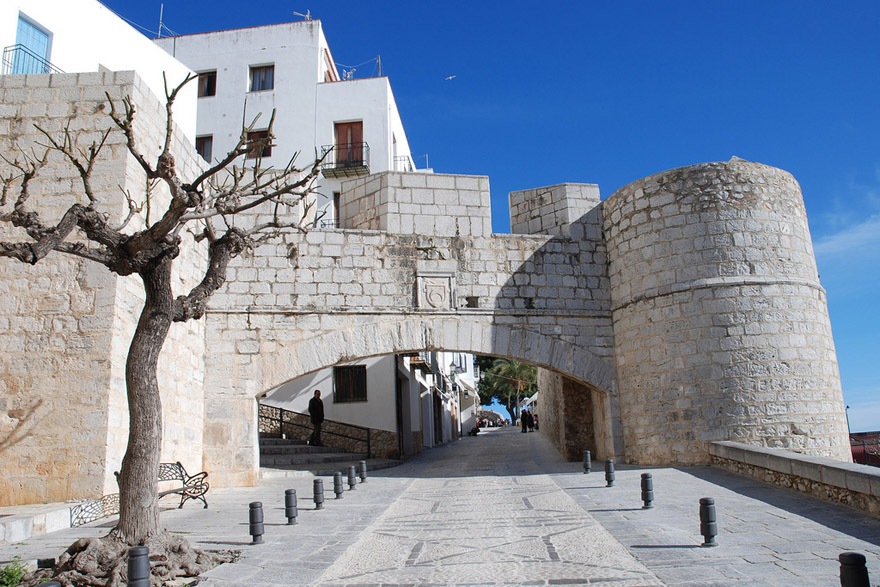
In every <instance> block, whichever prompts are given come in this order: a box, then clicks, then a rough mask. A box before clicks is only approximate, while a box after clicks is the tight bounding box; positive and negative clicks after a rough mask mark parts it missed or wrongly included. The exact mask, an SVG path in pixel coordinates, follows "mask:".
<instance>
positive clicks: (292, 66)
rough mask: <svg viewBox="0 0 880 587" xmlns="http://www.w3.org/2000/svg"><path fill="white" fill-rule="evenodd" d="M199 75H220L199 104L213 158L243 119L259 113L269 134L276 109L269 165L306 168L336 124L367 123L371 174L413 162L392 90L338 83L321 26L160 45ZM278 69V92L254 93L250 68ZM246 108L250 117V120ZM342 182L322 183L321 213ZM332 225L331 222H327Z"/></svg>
mask: <svg viewBox="0 0 880 587" xmlns="http://www.w3.org/2000/svg"><path fill="white" fill-rule="evenodd" d="M154 42H155V43H156V44H157V45H158V46H159V47H161V48H162V49H164V50H165V51H167V52H168V53H170V54H171V55H174V56H175V57H176V58H177V59H179V60H181V61H182V62H183V63H186V64H187V65H188V66H189V67H191V68H192V69H193V70H194V71H198V72H201V71H211V70H216V71H217V93H216V95H215V96H210V97H203V98H199V100H198V102H199V113H198V124H197V135H198V136H205V135H212V137H213V156H214V157H219V156H222V155H224V154H225V153H227V152H229V150H231V149H232V147H233V146H234V145H235V144H236V142H237V141H238V138H239V136H240V134H241V125H242V122H243V120H246V122H247V123H248V124H249V123H250V122H251V121H252V120H253V118H254V117H255V116H256V115H257V114H259V115H260V120H259V122H258V123H257V125H256V127H255V128H257V129H262V128H265V127H266V126H267V125H268V122H269V119H270V117H271V115H272V109H273V108H275V109H276V110H277V114H276V117H275V123H274V132H275V137H276V140H275V147H273V149H272V155H271V156H270V157H267V158H265V159H264V164H266V165H272V166H274V167H283V166H284V165H286V164H287V162H288V161H289V160H290V158H291V157H292V156H293V155H294V153H297V152H299V156H298V157H297V164H298V165H299V166H303V165H306V164H307V163H310V162H311V161H313V160H314V158H315V157H316V156H318V155H320V153H321V147H323V146H325V145H332V144H334V143H335V142H336V140H335V132H334V123H335V122H353V121H363V123H364V141H365V142H366V143H367V144H368V145H369V146H370V171H371V172H378V171H388V170H391V169H392V168H393V157H394V147H393V143H394V140H395V139H396V142H397V148H396V151H397V154H398V155H400V156H403V155H409V142H408V140H407V138H406V132H405V131H404V128H403V123H402V122H401V120H400V114H399V112H398V110H397V104H396V102H395V100H394V95H393V94H392V92H391V86H390V84H389V83H388V79H387V78H384V77H379V78H368V79H358V80H349V81H332V82H325V74H327V73H329V75H330V77H331V79H334V80H338V74H337V72H336V69H335V66H333V57H332V54H331V53H330V50H329V46H328V45H327V40H326V38H325V37H324V32H323V29H322V25H321V22H320V21H318V20H311V21H299V22H291V23H283V24H276V25H267V26H259V27H250V28H243V29H235V30H229V31H216V32H210V33H199V34H193V35H181V36H177V37H166V38H162V39H156V40H155V41H154ZM270 63H272V64H275V83H274V86H275V87H274V89H272V90H266V91H261V92H249V91H248V89H249V87H248V84H249V74H250V67H251V66H252V65H266V64H270ZM245 103H246V115H245V116H243V114H244V113H245ZM340 184H341V182H340V180H339V179H335V178H324V177H322V178H321V179H320V181H319V182H318V194H319V196H318V198H317V207H318V208H319V209H320V208H322V207H324V206H326V205H327V204H328V203H329V202H331V201H332V196H333V192H339V191H341V189H340ZM328 220H329V218H328Z"/></svg>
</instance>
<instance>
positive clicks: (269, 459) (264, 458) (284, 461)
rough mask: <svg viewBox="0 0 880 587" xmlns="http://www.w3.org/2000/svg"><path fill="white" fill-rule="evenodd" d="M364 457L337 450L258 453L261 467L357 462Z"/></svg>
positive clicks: (364, 456)
mask: <svg viewBox="0 0 880 587" xmlns="http://www.w3.org/2000/svg"><path fill="white" fill-rule="evenodd" d="M365 458H366V455H359V454H352V453H345V452H337V453H313V454H288V455H263V454H261V455H260V466H261V467H278V466H281V467H297V466H301V465H321V464H325V463H339V462H342V461H352V462H358V461H361V460H363V459H365Z"/></svg>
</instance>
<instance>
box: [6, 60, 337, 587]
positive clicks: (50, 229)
mask: <svg viewBox="0 0 880 587" xmlns="http://www.w3.org/2000/svg"><path fill="white" fill-rule="evenodd" d="M194 78H195V76H189V77H187V78H186V79H185V80H184V81H183V82H182V83H181V84H180V85H178V86H177V87H175V88H173V89H171V90H170V91H169V89H168V86H167V84H166V91H165V94H166V96H165V97H166V104H165V129H164V144H163V145H161V151H160V153H159V155H158V156H157V157H156V158H155V160H148V158H147V156H145V155H144V153H143V152H142V150H141V149H140V148H139V144H138V140H137V139H138V137H136V136H135V131H134V121H135V115H136V110H135V105H134V104H133V102H132V100H131V98H130V97H129V98H125V99H123V100H122V102H121V104H114V103H113V100H112V99H111V98H110V96H109V95H107V99H108V101H109V106H110V109H109V116H110V117H111V118H112V120H113V123H114V124H113V125H111V127H110V128H109V129H108V130H107V131H106V132H104V133H103V134H102V135H101V137H100V138H99V139H98V140H95V141H93V142H92V143H91V144H90V145H89V146H87V147H83V146H80V145H78V144H77V137H76V134H75V133H74V132H72V131H71V129H70V123H68V125H67V127H66V128H65V129H64V130H63V132H61V133H59V136H53V135H52V134H51V133H49V132H46V131H44V130H43V129H41V128H39V127H38V130H39V131H40V132H41V133H42V136H43V137H44V143H43V144H42V145H41V147H42V148H41V150H40V152H36V151H31V152H29V153H25V152H23V151H21V152H19V153H18V155H17V156H14V157H12V156H10V157H3V159H4V160H5V161H6V162H7V163H8V164H9V166H10V167H9V169H10V172H9V173H8V174H6V175H5V176H3V177H2V182H3V192H2V196H0V221H2V222H5V223H10V224H12V225H13V226H15V227H18V228H20V229H23V230H24V231H25V232H26V234H27V237H29V238H24V239H22V240H21V241H20V242H0V257H9V258H12V259H17V260H19V261H21V262H23V263H29V264H36V263H38V262H40V261H41V260H42V259H44V258H45V257H46V256H47V255H48V254H49V253H50V252H52V251H56V252H59V253H65V254H68V255H73V256H75V257H79V258H83V259H88V260H90V261H94V262H97V263H100V264H102V265H104V266H105V267H107V269H109V270H110V271H112V272H114V273H116V274H117V275H120V276H127V275H137V276H139V277H140V280H141V281H142V283H143V287H144V292H145V294H146V299H145V301H144V305H143V309H142V311H141V314H140V319H139V321H138V323H137V327H136V330H135V333H134V337H133V339H132V341H131V345H130V347H129V351H128V356H127V360H126V369H125V383H126V390H127V395H128V408H129V417H130V429H129V435H128V446H127V449H126V452H125V456H124V458H123V461H122V470H121V474H120V476H119V492H120V515H119V522H118V525H117V526H116V527H115V528H114V529H113V531H112V532H111V534H110V535H109V536H108V537H107V539H108V540H115V541H116V542H118V543H120V544H124V545H134V544H155V543H156V542H157V540H158V541H160V542H161V539H162V537H163V536H167V534H166V533H165V532H164V531H163V530H162V528H161V526H160V524H159V507H158V485H157V475H158V470H159V459H160V441H161V437H162V407H161V401H160V396H159V386H158V380H157V372H156V371H157V363H158V360H159V354H160V351H161V350H162V346H163V343H164V342H165V339H166V337H167V335H168V332H169V329H170V327H171V324H172V322H184V321H188V320H196V319H199V318H201V317H202V316H203V314H204V313H205V309H206V306H207V303H208V300H209V298H210V297H211V295H212V294H213V293H214V292H216V291H217V290H218V289H219V288H220V287H221V286H222V285H223V283H224V282H225V280H226V272H227V267H228V265H229V262H230V260H231V259H233V258H234V257H236V256H237V255H239V254H241V253H242V252H243V251H244V250H246V249H247V248H249V247H250V246H252V245H253V244H254V243H255V242H256V241H257V240H259V239H261V238H265V237H267V236H272V235H275V234H277V233H278V232H279V231H282V230H291V229H292V230H304V223H303V221H302V219H303V218H304V217H305V215H306V214H305V212H304V210H305V209H307V208H308V206H307V202H306V201H305V200H304V198H306V196H307V195H308V194H309V193H311V192H313V190H314V182H315V179H316V177H317V175H318V174H319V168H320V163H321V160H320V159H316V160H315V161H313V162H311V163H310V164H309V166H307V167H306V168H305V169H300V168H297V167H296V166H295V165H294V160H293V159H292V160H291V161H290V163H289V164H288V165H287V167H285V168H284V169H278V170H276V169H272V168H264V167H263V166H262V164H261V155H262V152H263V150H264V149H266V148H267V147H270V146H271V144H272V140H273V134H272V126H273V123H274V117H275V115H274V112H273V114H272V120H271V121H270V122H269V125H268V133H266V135H265V136H264V137H262V138H258V139H254V140H251V139H249V134H250V133H251V131H252V129H253V128H254V125H255V123H256V120H254V121H253V122H252V123H251V124H249V125H248V124H243V125H242V132H241V135H240V137H239V139H238V142H237V144H236V145H235V147H234V148H233V149H232V150H231V151H230V152H229V153H228V154H226V155H225V156H224V157H223V158H221V159H219V160H216V161H215V162H214V163H212V164H209V166H208V168H207V169H205V170H204V171H202V172H201V173H200V174H199V175H198V176H197V177H195V178H192V179H189V180H187V179H185V178H183V177H181V173H180V172H179V169H178V166H177V164H176V162H175V159H174V157H173V156H172V138H173V128H174V124H173V116H172V110H173V106H174V102H175V99H176V98H177V96H178V94H179V92H180V90H181V88H183V86H184V85H185V84H187V83H188V82H190V81H191V80H192V79H194ZM111 132H116V133H122V136H123V137H124V142H125V145H126V147H127V150H128V152H129V153H130V155H131V156H132V157H133V158H134V159H135V160H136V161H137V163H138V164H139V166H140V167H141V169H142V170H143V172H144V173H145V174H146V180H147V181H146V183H145V189H144V193H143V194H138V195H136V196H133V195H132V194H131V193H129V192H121V194H122V195H120V198H124V204H125V207H126V208H127V210H128V213H127V214H126V215H125V218H122V219H121V220H119V221H117V222H115V223H114V222H111V218H110V214H108V213H107V212H106V211H105V209H104V208H103V207H102V202H100V201H99V197H98V195H97V193H96V190H94V189H93V187H92V185H93V174H94V170H95V168H96V163H97V162H98V161H99V159H100V157H101V154H102V149H103V148H104V147H105V145H106V144H107V139H108V136H110V134H111ZM51 152H57V153H60V154H61V155H62V157H63V159H65V160H66V161H67V163H69V164H70V165H72V166H73V168H74V169H75V170H76V172H77V174H78V177H79V184H80V189H79V190H78V193H76V194H70V195H72V196H74V198H75V202H76V203H74V204H73V205H71V206H70V207H69V208H68V209H67V210H66V212H65V213H64V214H63V215H62V216H61V219H60V221H58V222H57V223H56V224H54V225H50V224H48V223H47V222H46V221H44V219H43V217H42V216H41V212H40V207H39V205H34V206H32V205H31V199H30V191H29V187H30V186H31V184H32V181H33V180H34V178H35V177H37V176H38V174H39V173H40V171H41V169H43V168H44V167H45V166H46V163H47V161H48V159H49V155H50V153H51ZM242 160H244V161H245V162H250V163H251V165H238V164H237V163H238V162H240V161H242ZM161 184H164V186H165V188H166V190H167V195H166V196H165V197H166V198H168V197H169V196H170V198H169V199H168V204H167V206H163V209H162V210H160V211H161V214H155V213H154V211H153V210H151V209H150V208H151V207H155V206H156V203H155V202H156V200H157V199H158V198H157V197H156V194H157V193H158V191H157V188H158V186H159V185H161ZM118 203H119V202H116V204H117V205H118ZM145 206H146V207H147V211H146V212H145V210H144V207H145ZM258 210H260V211H262V214H259V215H258V214H256V212H257V211H258ZM245 213H248V216H249V217H250V218H251V219H252V220H253V221H252V222H250V223H247V222H244V223H243V222H236V223H233V217H236V216H237V215H243V214H245ZM136 218H137V219H138V221H137V222H132V221H133V219H136ZM133 226H138V229H135V228H133ZM242 226H247V228H242ZM186 232H190V233H192V234H193V235H194V236H195V241H196V242H199V243H206V245H207V266H206V268H205V271H204V277H203V278H202V280H201V282H200V283H199V284H198V285H196V286H195V287H194V288H192V290H191V291H189V292H188V293H185V294H183V295H178V296H176V297H175V295H174V292H173V291H172V279H171V278H172V265H173V263H174V260H175V259H176V258H177V257H178V255H179V254H180V253H181V250H182V243H183V240H182V235H184V234H185V233H186ZM153 548H154V546H151V550H152V549H153ZM117 571H118V569H117ZM117 574H118V573H117ZM77 584H79V583H77ZM100 584H104V583H100ZM107 584H108V585H109V584H113V583H107Z"/></svg>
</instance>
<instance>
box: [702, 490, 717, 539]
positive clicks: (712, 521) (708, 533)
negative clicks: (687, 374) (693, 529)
mask: <svg viewBox="0 0 880 587" xmlns="http://www.w3.org/2000/svg"><path fill="white" fill-rule="evenodd" d="M700 534H702V535H703V540H704V542H703V544H701V545H700V546H718V543H717V542H715V537H716V536H718V518H717V517H716V516H715V499H714V498H712V497H701V498H700Z"/></svg>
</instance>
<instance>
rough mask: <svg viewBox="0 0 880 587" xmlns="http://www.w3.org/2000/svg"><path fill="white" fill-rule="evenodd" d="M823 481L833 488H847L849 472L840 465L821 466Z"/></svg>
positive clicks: (820, 472)
mask: <svg viewBox="0 0 880 587" xmlns="http://www.w3.org/2000/svg"><path fill="white" fill-rule="evenodd" d="M819 475H820V476H821V481H822V482H823V483H825V484H826V485H831V486H832V487H843V488H845V487H846V475H847V470H846V469H845V468H844V467H841V466H839V465H838V464H830V463H826V464H823V465H820V466H819Z"/></svg>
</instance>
